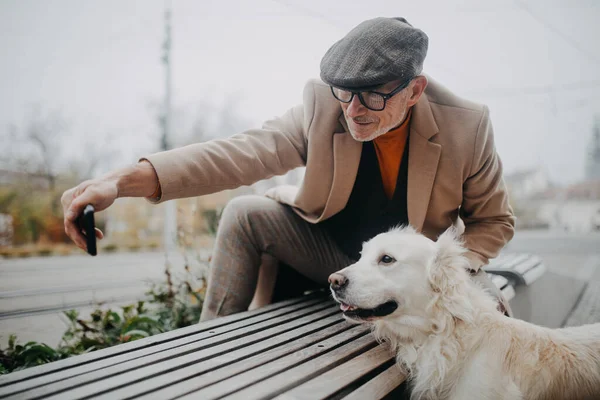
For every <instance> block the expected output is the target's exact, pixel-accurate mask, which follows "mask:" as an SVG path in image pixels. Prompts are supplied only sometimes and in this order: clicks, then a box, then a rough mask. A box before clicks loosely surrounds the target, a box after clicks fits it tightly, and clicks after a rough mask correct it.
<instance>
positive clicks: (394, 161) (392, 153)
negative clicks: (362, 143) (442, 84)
mask: <svg viewBox="0 0 600 400" xmlns="http://www.w3.org/2000/svg"><path fill="white" fill-rule="evenodd" d="M411 114H412V108H411V109H410V110H409V111H408V115H407V116H406V118H405V119H404V122H402V125H400V126H399V127H397V128H395V129H392V130H391V131H389V132H388V133H385V134H383V135H381V136H379V137H377V138H375V140H373V145H374V146H375V152H376V153H377V161H379V171H381V180H382V181H383V189H384V191H385V194H386V195H387V197H388V198H389V199H391V198H392V196H393V195H394V190H395V189H396V181H397V180H398V171H399V169H400V162H401V161H402V155H403V154H404V148H405V147H406V141H407V139H408V133H409V127H410V117H411Z"/></svg>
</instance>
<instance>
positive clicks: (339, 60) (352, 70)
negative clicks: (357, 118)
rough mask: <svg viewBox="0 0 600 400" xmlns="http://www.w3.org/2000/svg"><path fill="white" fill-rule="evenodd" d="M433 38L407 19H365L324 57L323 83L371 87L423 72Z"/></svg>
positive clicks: (410, 77)
mask: <svg viewBox="0 0 600 400" xmlns="http://www.w3.org/2000/svg"><path fill="white" fill-rule="evenodd" d="M428 44H429V39H428V37H427V35H426V34H425V33H424V32H423V31H421V30H420V29H417V28H414V27H413V26H412V25H411V24H409V23H408V21H406V20H405V19H404V18H375V19H370V20H367V21H364V22H362V23H361V24H360V25H358V26H357V27H356V28H354V29H352V30H351V31H350V32H349V33H348V34H347V35H346V36H344V37H343V38H342V39H341V40H339V41H338V42H336V43H335V44H334V45H333V46H331V48H330V49H329V50H328V51H327V53H325V56H324V57H323V59H322V60H321V79H322V80H323V82H325V83H327V84H329V85H332V86H336V87H339V88H345V89H353V90H357V89H361V90H368V89H372V88H374V87H376V86H379V85H382V84H384V83H387V82H391V81H394V80H408V79H412V78H414V77H415V76H416V75H418V74H420V73H421V71H422V69H423V61H424V60H425V56H426V55H427V47H428Z"/></svg>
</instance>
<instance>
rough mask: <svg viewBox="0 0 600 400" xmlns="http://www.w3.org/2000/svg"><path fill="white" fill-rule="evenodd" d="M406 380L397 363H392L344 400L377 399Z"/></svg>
mask: <svg viewBox="0 0 600 400" xmlns="http://www.w3.org/2000/svg"><path fill="white" fill-rule="evenodd" d="M405 380H406V375H405V374H404V373H403V372H402V370H401V369H400V366H399V365H398V364H394V365H392V366H391V367H389V368H388V369H386V370H385V371H383V372H382V373H380V374H379V375H377V376H376V377H374V378H373V379H371V380H369V381H368V382H367V383H365V384H364V385H362V386H361V387H359V388H358V389H356V390H355V391H353V392H352V393H350V394H349V395H347V396H344V398H343V399H344V400H365V399H369V400H371V399H372V400H379V399H382V398H384V397H385V396H387V395H388V394H389V393H390V392H391V391H392V390H394V389H396V388H397V387H398V386H400V385H401V384H402V383H403V382H404V381H405Z"/></svg>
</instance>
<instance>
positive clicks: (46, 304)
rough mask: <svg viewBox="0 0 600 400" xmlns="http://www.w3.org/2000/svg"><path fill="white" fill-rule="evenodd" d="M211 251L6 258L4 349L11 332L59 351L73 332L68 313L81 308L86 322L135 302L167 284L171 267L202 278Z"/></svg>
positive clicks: (0, 268) (1, 274) (1, 263)
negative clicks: (98, 312) (100, 310)
mask: <svg viewBox="0 0 600 400" xmlns="http://www.w3.org/2000/svg"><path fill="white" fill-rule="evenodd" d="M206 256H207V254H206V252H204V253H203V254H201V255H198V254H186V255H184V254H181V253H173V254H170V255H169V257H168V259H166V257H165V254H164V253H162V252H144V253H109V254H99V255H98V256H96V257H91V256H89V255H86V254H84V253H83V252H82V254H81V255H73V256H63V257H32V258H24V259H0V347H5V346H6V344H7V343H8V338H9V336H10V334H11V333H15V334H17V336H18V338H19V341H20V342H22V343H25V342H27V341H38V342H43V343H46V344H48V345H50V346H56V345H57V344H58V343H59V342H60V339H61V337H62V334H63V333H64V331H65V330H66V328H67V319H66V317H65V316H64V315H63V314H62V312H63V311H66V310H70V309H76V310H78V311H79V312H80V315H81V316H82V317H84V318H86V317H87V316H89V314H90V313H91V312H92V311H93V310H94V309H96V308H98V304H102V306H101V308H109V307H113V308H114V307H118V306H122V305H127V304H132V303H135V302H136V301H137V300H141V299H143V298H145V297H146V295H145V293H146V292H147V291H148V290H149V289H150V288H151V287H152V285H153V284H158V283H164V282H165V281H166V275H165V266H166V265H167V262H168V264H169V265H170V269H171V272H172V274H173V275H174V276H180V277H184V276H186V272H185V268H184V267H185V265H186V264H187V265H189V266H190V268H191V270H192V271H194V276H196V277H199V276H201V275H202V271H203V270H204V265H203V264H202V263H201V262H200V261H199V258H202V259H205V258H206Z"/></svg>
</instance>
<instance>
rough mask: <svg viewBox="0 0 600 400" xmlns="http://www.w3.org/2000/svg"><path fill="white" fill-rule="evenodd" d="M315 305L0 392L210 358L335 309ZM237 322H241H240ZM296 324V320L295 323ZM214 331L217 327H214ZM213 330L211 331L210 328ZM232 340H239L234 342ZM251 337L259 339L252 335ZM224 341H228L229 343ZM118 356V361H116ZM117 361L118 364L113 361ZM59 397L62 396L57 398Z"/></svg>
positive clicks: (22, 393)
mask: <svg viewBox="0 0 600 400" xmlns="http://www.w3.org/2000/svg"><path fill="white" fill-rule="evenodd" d="M315 301H316V303H317V304H315V305H312V306H310V307H308V308H304V307H303V308H301V309H300V310H294V309H293V308H289V309H288V308H286V309H284V311H287V312H285V313H284V315H278V316H277V318H269V319H266V320H265V321H262V322H260V323H257V324H252V325H251V329H249V327H248V326H242V327H243V328H244V329H240V327H238V328H237V329H231V330H227V331H226V332H225V333H220V332H219V333H218V334H214V335H212V336H210V337H202V338H201V340H200V339H194V338H193V337H192V338H183V339H182V340H187V341H191V342H190V343H188V344H185V345H180V346H177V347H174V348H172V346H171V345H170V344H169V343H165V344H163V345H159V346H155V347H154V348H152V349H151V353H150V354H144V352H146V353H147V352H148V350H150V349H146V350H141V351H139V353H140V354H139V356H138V357H135V358H133V359H132V355H131V354H122V355H120V356H116V357H111V358H110V359H106V360H100V361H97V362H96V363H94V364H93V366H94V367H95V368H94V369H93V370H90V369H88V366H82V367H81V368H78V369H77V370H76V371H73V370H71V369H69V370H64V371H59V372H56V373H54V374H51V375H47V376H44V377H40V378H36V381H39V380H42V379H49V380H50V382H47V383H45V384H44V385H41V386H40V385H37V386H36V387H32V386H30V385H28V383H29V382H27V381H24V382H20V383H17V384H15V385H12V386H9V387H6V388H0V395H2V396H3V395H6V394H7V393H5V392H8V391H10V392H9V393H11V394H14V393H17V392H16V390H18V398H19V399H29V398H34V397H36V396H38V395H39V394H44V395H48V394H49V393H55V392H59V391H65V390H69V389H72V388H74V387H77V386H81V385H82V384H85V383H91V382H94V381H97V380H99V379H104V378H108V377H110V376H116V375H119V374H122V373H123V371H129V370H133V369H136V368H140V367H142V366H146V365H151V364H155V363H158V362H160V361H164V360H168V359H173V358H176V357H181V356H184V355H186V354H188V353H194V352H198V351H200V350H204V352H203V353H202V356H203V357H205V358H207V357H214V356H215V355H218V354H221V353H224V352H227V351H229V350H231V349H232V348H231V346H232V345H234V346H243V345H244V344H247V340H248V339H247V337H248V336H249V335H253V334H258V335H260V334H263V336H264V335H265V334H266V333H265V332H267V331H266V330H267V329H269V328H274V329H271V330H269V331H268V334H270V335H276V334H277V333H278V332H280V330H279V328H278V326H279V325H281V324H284V323H286V322H290V323H292V324H294V323H295V322H294V320H298V319H299V318H301V317H304V316H309V315H310V314H313V313H318V312H319V311H323V310H325V311H324V312H325V314H328V315H330V314H332V313H335V312H336V307H335V305H334V304H333V302H331V301H327V302H323V301H322V300H315ZM240 323H241V322H240ZM296 323H297V322H296ZM233 325H235V324H232V325H229V326H228V327H231V326H233ZM214 331H215V332H216V331H217V329H216V328H215V329H214ZM210 332H213V331H210ZM236 339H239V340H237V341H236ZM255 340H259V339H257V338H256V337H255ZM228 342H232V343H233V344H230V343H228ZM161 346H163V347H165V346H167V347H168V348H167V349H161V350H168V351H158V352H157V351H155V350H157V348H158V347H161ZM117 359H118V360H117ZM116 361H118V363H116ZM61 398H62V397H61Z"/></svg>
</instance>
